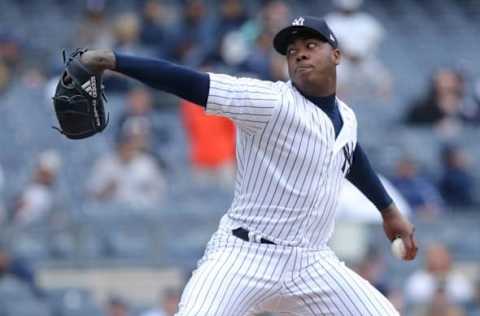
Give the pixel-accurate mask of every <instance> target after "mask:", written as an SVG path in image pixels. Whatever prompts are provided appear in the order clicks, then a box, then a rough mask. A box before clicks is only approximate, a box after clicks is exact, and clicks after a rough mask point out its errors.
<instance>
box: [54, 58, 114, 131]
mask: <svg viewBox="0 0 480 316" xmlns="http://www.w3.org/2000/svg"><path fill="white" fill-rule="evenodd" d="M87 52H88V50H86V49H77V50H75V51H74V52H73V53H71V54H70V55H69V56H68V57H67V55H66V53H65V51H64V52H63V60H64V63H65V70H64V71H63V74H62V75H61V78H60V80H59V82H58V84H57V88H56V90H55V96H54V97H53V105H54V110H55V113H56V114H57V119H58V122H59V124H60V128H56V129H57V130H59V131H60V132H61V133H62V134H64V135H65V136H66V137H68V138H70V139H81V138H86V137H90V136H92V135H94V134H96V133H99V132H101V131H103V130H104V129H105V127H106V126H107V125H108V115H106V114H105V109H104V104H103V102H104V101H105V100H106V98H105V95H104V93H103V84H102V73H101V72H98V71H92V69H90V68H87V67H85V65H84V64H83V63H82V62H81V61H80V59H81V57H82V55H84V54H86V53H87Z"/></svg>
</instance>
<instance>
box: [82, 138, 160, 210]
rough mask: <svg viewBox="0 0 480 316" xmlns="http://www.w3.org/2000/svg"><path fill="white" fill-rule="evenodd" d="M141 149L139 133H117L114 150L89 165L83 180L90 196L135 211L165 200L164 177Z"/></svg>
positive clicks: (142, 146) (151, 157)
mask: <svg viewBox="0 0 480 316" xmlns="http://www.w3.org/2000/svg"><path fill="white" fill-rule="evenodd" d="M145 146H146V138H145V134H144V133H143V132H142V131H129V132H128V133H124V134H121V135H120V136H119V140H118V142H117V143H116V148H115V151H114V152H112V153H109V154H106V155H105V156H103V157H100V158H99V159H98V160H97V161H96V162H95V164H94V166H93V169H92V172H91V175H90V178H89V179H88V181H87V190H88V192H89V193H90V194H91V195H92V197H94V198H95V199H97V200H99V201H110V202H118V203H125V204H126V205H129V206H132V207H136V208H153V207H158V206H159V205H160V204H161V203H162V202H163V200H164V198H165V193H166V182H165V177H164V175H163V172H162V170H161V169H160V167H159V165H158V164H157V161H156V160H155V159H154V157H153V156H152V155H150V154H148V153H146V152H145V151H144V148H145Z"/></svg>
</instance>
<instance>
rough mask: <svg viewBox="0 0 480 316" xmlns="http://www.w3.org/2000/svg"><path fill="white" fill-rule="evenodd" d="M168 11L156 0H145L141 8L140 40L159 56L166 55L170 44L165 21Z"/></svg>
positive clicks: (164, 5)
mask: <svg viewBox="0 0 480 316" xmlns="http://www.w3.org/2000/svg"><path fill="white" fill-rule="evenodd" d="M168 11H169V10H168V9H167V7H166V4H164V3H162V2H160V1H158V0H147V1H145V4H144V5H143V9H142V16H141V26H140V42H141V44H142V45H143V46H145V47H146V48H148V49H149V50H151V51H152V53H154V54H155V55H156V56H159V57H167V56H168V50H169V49H170V45H171V43H170V40H169V39H168V35H169V34H168V31H167V28H166V22H165V20H166V14H168V13H169V12H168Z"/></svg>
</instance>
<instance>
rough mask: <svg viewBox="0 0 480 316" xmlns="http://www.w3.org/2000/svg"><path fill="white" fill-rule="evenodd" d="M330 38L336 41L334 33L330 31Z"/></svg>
mask: <svg viewBox="0 0 480 316" xmlns="http://www.w3.org/2000/svg"><path fill="white" fill-rule="evenodd" d="M330 39H331V40H332V42H335V37H333V34H332V33H330Z"/></svg>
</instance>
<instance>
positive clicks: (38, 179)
mask: <svg viewBox="0 0 480 316" xmlns="http://www.w3.org/2000/svg"><path fill="white" fill-rule="evenodd" d="M61 165H62V160H61V157H60V155H59V154H58V153H57V152H56V151H55V150H46V151H44V152H42V153H40V155H39V156H38V159H37V162H36V166H35V168H34V170H33V176H32V179H31V182H30V183H29V184H27V185H26V186H25V189H24V190H23V191H22V192H21V193H20V196H19V197H18V199H17V201H16V205H15V209H14V215H13V222H14V223H16V224H20V225H27V224H30V223H33V222H35V221H37V220H41V219H43V218H45V217H46V216H47V215H49V214H50V212H52V211H53V210H54V208H55V207H57V206H58V205H59V203H60V201H59V200H58V194H57V192H56V191H55V183H56V180H57V175H58V171H59V169H60V167H61Z"/></svg>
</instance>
